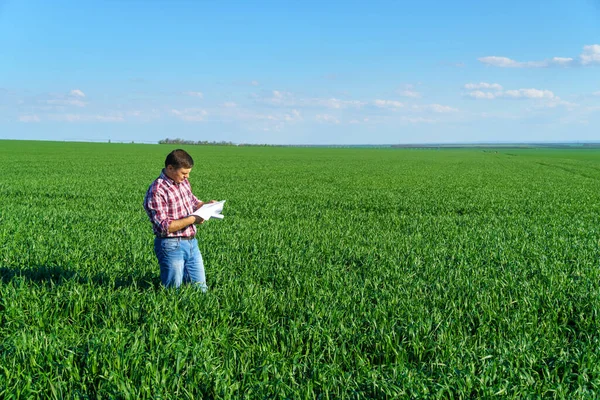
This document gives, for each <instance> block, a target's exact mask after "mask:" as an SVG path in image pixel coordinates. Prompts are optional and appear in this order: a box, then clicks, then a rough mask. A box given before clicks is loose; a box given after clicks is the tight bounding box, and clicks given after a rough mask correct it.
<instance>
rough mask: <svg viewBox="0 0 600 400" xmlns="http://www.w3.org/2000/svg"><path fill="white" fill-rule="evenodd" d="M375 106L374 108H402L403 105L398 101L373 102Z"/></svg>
mask: <svg viewBox="0 0 600 400" xmlns="http://www.w3.org/2000/svg"><path fill="white" fill-rule="evenodd" d="M373 103H374V104H375V106H376V107H379V108H392V109H394V108H402V107H404V103H401V102H399V101H396V100H380V99H378V100H375V101H374V102H373Z"/></svg>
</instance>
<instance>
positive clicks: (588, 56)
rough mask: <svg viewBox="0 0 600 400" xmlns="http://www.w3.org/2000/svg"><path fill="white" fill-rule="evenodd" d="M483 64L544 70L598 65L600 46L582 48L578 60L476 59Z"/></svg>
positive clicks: (492, 57) (557, 58)
mask: <svg viewBox="0 0 600 400" xmlns="http://www.w3.org/2000/svg"><path fill="white" fill-rule="evenodd" d="M478 60H479V61H480V62H481V63H483V64H485V65H490V66H494V67H500V68H546V67H575V66H588V65H594V64H600V45H599V44H591V45H586V46H583V51H582V52H581V54H580V55H579V59H574V58H572V57H552V58H549V59H546V60H542V61H516V60H513V59H511V58H508V57H498V56H487V57H481V58H478Z"/></svg>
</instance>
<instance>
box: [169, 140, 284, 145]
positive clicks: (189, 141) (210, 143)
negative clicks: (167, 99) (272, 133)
mask: <svg viewBox="0 0 600 400" xmlns="http://www.w3.org/2000/svg"><path fill="white" fill-rule="evenodd" d="M158 144H188V145H198V146H276V145H271V144H248V143H240V144H236V143H233V142H226V141H224V140H221V141H220V142H217V141H208V140H198V141H194V140H184V139H180V138H176V139H169V138H166V139H162V140H159V141H158Z"/></svg>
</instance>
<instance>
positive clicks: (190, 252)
mask: <svg viewBox="0 0 600 400" xmlns="http://www.w3.org/2000/svg"><path fill="white" fill-rule="evenodd" d="M154 253H155V254H156V258H158V264H159V265H160V280H161V282H162V284H163V285H164V286H166V287H176V288H178V287H179V286H181V284H182V283H193V284H195V285H198V287H199V288H200V290H202V291H203V292H206V289H207V287H206V278H205V276H204V262H203V261H202V254H200V250H199V249H198V241H197V240H196V239H192V240H181V239H179V238H159V237H157V238H155V239H154Z"/></svg>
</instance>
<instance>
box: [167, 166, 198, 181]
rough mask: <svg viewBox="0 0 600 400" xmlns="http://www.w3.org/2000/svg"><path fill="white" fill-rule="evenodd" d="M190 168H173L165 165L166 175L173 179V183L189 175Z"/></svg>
mask: <svg viewBox="0 0 600 400" xmlns="http://www.w3.org/2000/svg"><path fill="white" fill-rule="evenodd" d="M191 171H192V169H191V168H179V169H175V167H173V166H172V165H168V166H167V170H166V172H167V176H168V177H169V178H171V179H173V180H174V181H175V183H181V182H183V181H184V180H186V179H188V178H189V176H190V172H191Z"/></svg>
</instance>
